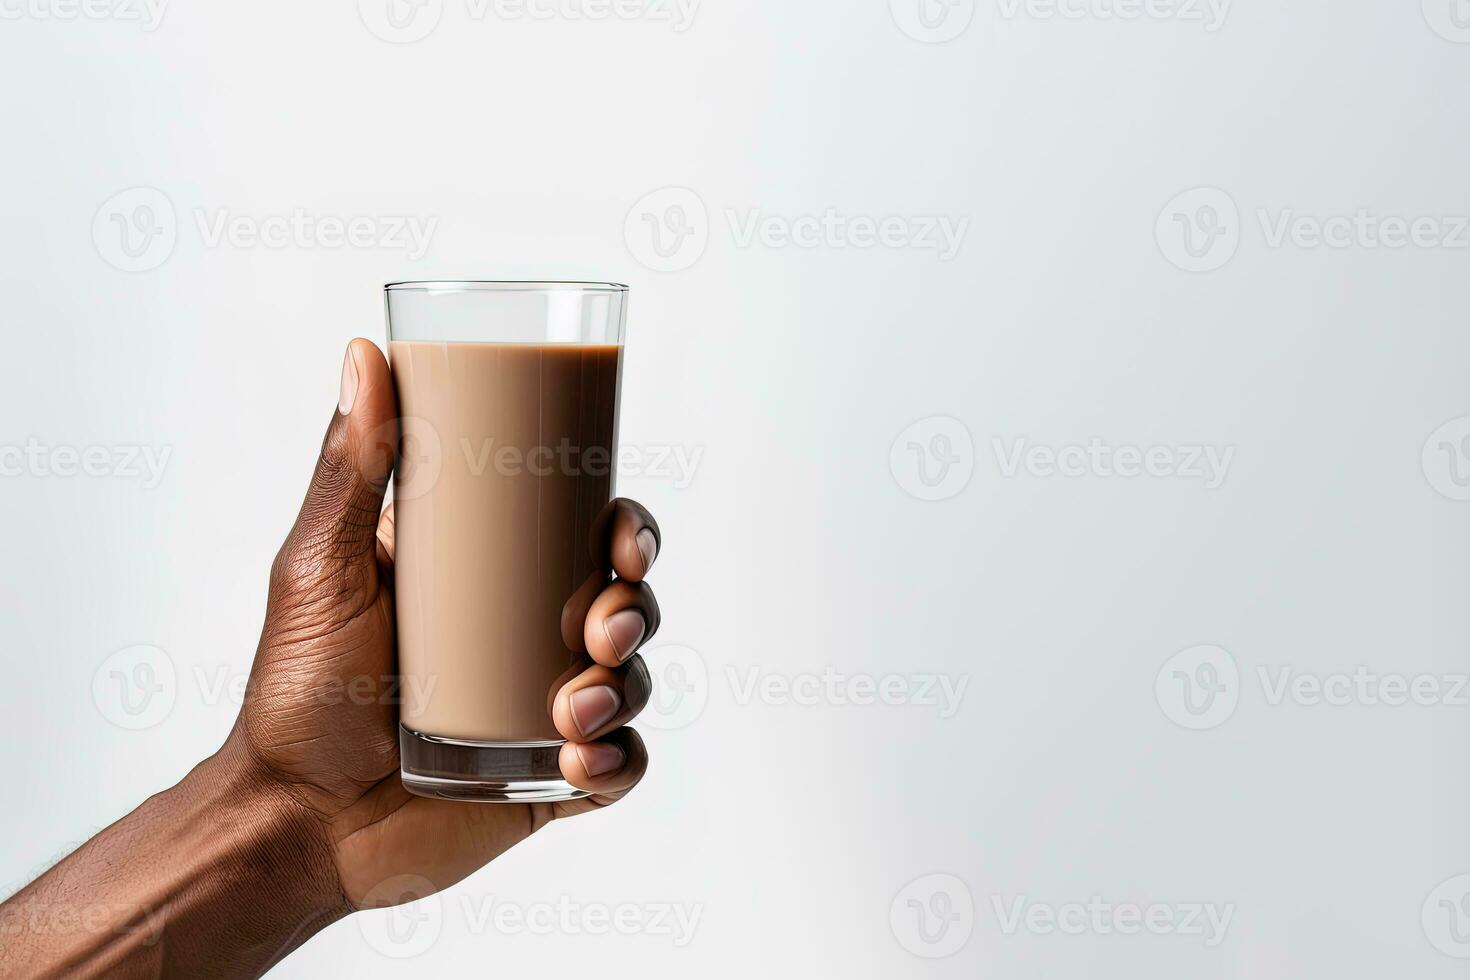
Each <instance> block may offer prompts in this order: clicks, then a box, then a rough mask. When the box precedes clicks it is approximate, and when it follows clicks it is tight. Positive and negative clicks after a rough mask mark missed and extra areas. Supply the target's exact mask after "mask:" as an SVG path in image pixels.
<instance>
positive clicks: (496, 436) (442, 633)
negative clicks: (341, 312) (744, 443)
mask: <svg viewBox="0 0 1470 980" xmlns="http://www.w3.org/2000/svg"><path fill="white" fill-rule="evenodd" d="M389 361H390V363H391V365H392V368H393V379H394V384H395V386H396V387H397V389H398V408H399V412H400V414H401V415H402V416H403V418H404V423H403V432H404V438H403V445H402V450H403V456H404V459H403V462H402V464H401V465H400V472H399V473H398V475H397V477H396V482H395V488H396V492H395V500H396V503H395V522H396V527H395V534H396V546H397V554H396V558H395V572H394V582H395V588H396V590H397V610H398V665H399V672H400V674H401V675H402V677H403V691H402V693H403V699H404V700H403V706H402V711H401V718H402V721H403V724H404V725H405V726H406V727H408V728H410V729H412V730H414V731H417V732H421V733H423V734H427V735H437V736H441V737H445V738H458V739H472V740H478V741H493V742H523V741H535V740H541V739H559V738H560V737H561V736H560V735H558V734H557V731H556V729H555V728H554V727H553V726H552V723H551V716H550V711H549V710H548V709H549V704H550V699H551V696H552V695H553V694H554V693H555V691H554V688H555V687H556V686H558V685H559V683H560V682H561V681H562V680H563V678H562V674H563V673H564V672H565V671H566V670H567V668H568V666H569V665H570V663H571V661H572V658H573V656H574V651H573V650H571V649H569V648H568V646H567V644H566V643H565V642H564V640H563V638H562V628H561V617H562V607H563V606H564V605H565V604H566V602H567V600H568V599H569V598H571V596H572V593H573V592H575V591H576V590H577V588H578V587H579V586H581V585H582V584H583V583H585V582H586V581H587V580H588V578H589V577H591V576H592V575H593V574H594V572H595V571H596V565H595V564H594V562H593V557H592V548H591V544H590V540H589V539H590V531H591V526H592V522H593V519H594V518H596V517H597V515H598V513H599V512H600V511H601V510H602V509H603V507H604V506H606V504H607V502H608V501H609V500H610V499H612V493H613V477H612V474H613V466H614V463H615V460H616V440H617V389H618V377H619V369H620V366H621V362H622V348H621V347H618V346H585V345H575V344H488V343H424V342H409V341H393V342H392V343H390V344H389Z"/></svg>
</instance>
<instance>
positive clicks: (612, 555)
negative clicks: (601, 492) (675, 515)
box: [592, 497, 663, 582]
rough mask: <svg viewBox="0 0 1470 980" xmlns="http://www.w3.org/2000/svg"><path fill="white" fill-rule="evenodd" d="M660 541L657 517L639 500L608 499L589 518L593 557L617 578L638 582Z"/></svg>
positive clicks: (654, 557)
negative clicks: (595, 516) (607, 502)
mask: <svg viewBox="0 0 1470 980" xmlns="http://www.w3.org/2000/svg"><path fill="white" fill-rule="evenodd" d="M662 544H663V538H662V536H661V535H660V533H659V529H658V521H655V520H654V519H653V515H652V514H650V513H649V512H648V510H647V509H646V508H645V507H644V506H643V505H642V504H640V503H638V502H637V501H635V500H629V499H627V498H626V497H619V498H618V499H616V500H614V501H612V502H611V503H609V504H608V505H607V506H606V507H604V508H603V510H602V513H600V514H598V515H597V519H596V520H595V521H593V522H592V557H593V559H594V560H595V561H596V562H597V564H598V567H600V568H611V569H612V570H613V571H615V572H617V573H618V578H621V579H627V580H628V581H629V582H641V581H643V578H644V576H646V575H647V574H648V570H649V569H650V568H652V567H653V562H654V559H656V558H657V557H658V551H659V548H660V546H661V545H662Z"/></svg>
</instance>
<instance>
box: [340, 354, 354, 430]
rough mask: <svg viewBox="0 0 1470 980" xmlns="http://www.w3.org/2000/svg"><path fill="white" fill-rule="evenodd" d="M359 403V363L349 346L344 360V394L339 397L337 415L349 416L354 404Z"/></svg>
mask: <svg viewBox="0 0 1470 980" xmlns="http://www.w3.org/2000/svg"><path fill="white" fill-rule="evenodd" d="M355 401H357V362H356V361H355V360H354V359H353V357H352V345H351V344H348V345H347V356H346V357H344V358H343V359H342V394H341V395H339V396H338V397H337V414H339V415H349V414H351V412H352V403H353V402H355Z"/></svg>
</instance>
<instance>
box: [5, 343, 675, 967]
mask: <svg viewBox="0 0 1470 980" xmlns="http://www.w3.org/2000/svg"><path fill="white" fill-rule="evenodd" d="M397 414H398V407H397V403H396V400H395V397H394V392H393V385H392V380H391V377H390V375H389V371H388V364H387V361H386V360H385V359H384V357H383V355H382V353H381V352H380V351H379V350H378V348H377V347H376V346H375V345H374V344H372V343H370V342H369V341H366V340H356V341H353V342H352V344H351V345H350V346H349V348H348V352H347V357H346V359H345V361H344V364H343V371H342V383H341V388H340V396H339V400H338V403H337V405H336V406H335V407H334V410H333V414H332V417H331V421H330V423H329V425H328V428H327V433H326V436H325V438H324V439H323V441H322V448H321V455H320V458H319V459H318V461H317V465H316V469H315V472H314V474H313V476H312V479H311V485H310V488H309V489H308V491H307V494H306V500H305V502H304V503H303V504H302V507H301V511H300V514H299V515H298V517H297V520H296V523H295V526H294V527H293V528H292V529H291V532H290V534H289V536H288V537H287V539H286V542H285V544H284V545H283V547H282V548H281V550H280V552H279V554H278V555H277V557H276V560H275V562H274V564H273V565H272V568H271V575H270V597H269V602H268V604H267V609H266V617H265V625H264V628H263V629H262V632H261V637H260V643H259V646H258V648H257V650H256V655H255V663H254V665H253V667H252V669H251V674H250V680H249V683H248V685H247V687H246V694H245V701H244V705H243V707H242V708H241V712H240V716H239V718H238V719H237V720H236V723H235V727H234V729H233V730H232V731H231V733H230V736H229V738H228V739H227V741H226V743H225V746H224V747H223V748H222V749H221V750H220V751H219V752H218V753H216V755H215V756H213V757H212V758H211V759H209V760H207V761H206V762H205V763H204V764H201V766H199V767H198V768H197V769H195V770H194V772H192V773H191V774H190V775H189V776H188V777H186V779H185V780H184V781H183V782H181V783H180V784H179V785H178V786H176V787H174V788H173V789H172V790H169V791H167V792H165V793H161V794H159V795H158V796H155V797H153V798H152V799H150V800H149V801H148V802H147V803H145V804H144V805H143V806H142V807H139V808H138V810H135V811H134V812H133V813H132V814H129V815H128V816H127V817H125V818H124V819H123V820H121V821H119V822H118V823H117V824H114V825H113V826H112V827H110V828H108V829H107V830H106V831H104V832H103V833H102V834H100V835H98V836H97V837H96V838H93V840H91V841H89V842H88V843H87V844H86V845H84V846H83V847H82V848H80V849H79V850H78V851H77V852H75V853H73V854H72V855H71V856H69V857H68V858H67V859H66V860H65V861H63V862H62V863H61V864H60V865H58V866H57V867H56V868H53V869H52V870H51V871H50V872H48V873H47V874H46V875H44V876H42V877H41V878H39V879H37V881H35V882H33V883H32V884H31V885H29V886H27V888H26V889H24V890H23V891H22V892H20V893H19V894H17V895H16V896H15V898H13V899H11V900H10V901H9V902H7V903H5V905H3V906H0V925H3V924H4V923H5V922H7V921H9V920H7V918H6V917H7V916H10V917H12V918H14V917H15V916H18V915H23V914H25V913H26V912H27V911H29V912H31V913H34V911H35V909H36V908H38V907H43V906H46V905H47V903H56V902H75V901H76V898H75V896H78V895H83V894H85V895H90V896H91V897H92V900H94V901H102V900H105V899H108V898H116V899H117V904H118V905H119V906H120V907H135V908H137V909H146V910H147V915H146V917H145V918H146V920H147V922H149V923H150V926H149V928H148V929H146V930H139V929H132V930H130V931H129V930H126V929H124V930H123V932H124V933H125V934H127V935H130V936H133V937H134V939H133V940H130V941H129V942H119V941H118V938H117V937H118V935H119V929H120V928H121V926H119V923H118V922H116V921H111V920H109V921H104V922H99V923H98V929H97V930H88V929H79V930H75V934H74V935H73V934H72V933H68V935H67V936H66V937H60V938H58V937H57V936H55V935H52V936H50V937H49V938H48V939H33V940H32V941H31V942H29V943H28V944H27V943H24V942H23V943H22V944H21V945H20V946H18V947H17V950H18V951H19V953H20V955H18V956H17V957H16V958H15V959H13V960H11V962H12V963H19V964H25V965H26V966H27V967H28V968H29V971H30V972H25V971H22V972H21V973H20V974H19V975H25V976H30V975H38V976H43V975H63V974H64V975H68V976H70V975H89V974H92V975H109V976H112V975H126V976H159V975H181V976H184V975H187V976H205V975H207V976H254V975H258V974H259V972H261V971H263V970H264V969H267V968H268V967H269V966H270V965H271V964H272V963H274V962H275V961H276V960H278V959H279V958H280V957H281V956H284V955H285V954H286V953H287V952H289V951H290V950H291V949H294V948H295V947H296V946H298V945H299V944H300V943H301V942H304V941H305V940H306V939H307V938H308V937H309V936H310V935H312V934H313V933H314V932H316V931H317V930H319V929H320V928H322V927H323V926H325V925H326V924H327V923H329V922H331V921H332V920H333V919H335V918H337V917H340V916H341V915H344V914H346V913H348V912H350V911H352V910H354V909H361V908H370V907H379V906H386V905H395V904H400V903H402V902H406V901H410V900H412V899H415V898H419V897H422V896H423V895H425V894H428V893H431V892H433V891H436V890H439V889H442V888H446V887H448V886H450V885H452V884H454V883H455V882H457V881H459V880H461V879H462V878H464V877H465V876H466V875H468V874H470V873H471V872H473V871H475V870H476V869H478V868H480V867H481V866H482V865H484V864H485V863H486V862H488V861H490V860H491V859H493V858H494V857H495V856H496V855H498V854H500V853H501V852H503V851H504V850H506V849H507V848H509V847H511V846H512V845H514V844H515V843H517V842H518V841H520V840H523V839H524V838H525V837H527V836H528V835H530V834H531V833H533V832H535V831H536V830H537V829H539V828H540V827H543V826H545V825H546V824H547V823H548V822H550V821H551V820H553V819H556V818H558V817H564V816H571V815H575V814H579V813H585V812H588V811H591V810H596V809H600V808H602V807H605V806H608V805H609V804H611V803H613V802H615V801H617V800H618V799H620V798H621V797H622V796H623V795H624V794H626V793H627V792H628V791H629V790H631V789H632V788H633V786H634V785H636V784H637V783H638V781H639V779H641V778H642V776H643V773H644V771H645V769H646V768H647V764H648V757H647V754H646V752H645V750H644V746H643V742H642V740H641V739H640V738H639V737H638V735H637V733H636V732H634V731H633V730H632V729H629V728H624V727H623V726H624V725H625V724H626V723H627V722H628V721H629V720H630V719H631V718H632V717H633V716H635V715H636V714H637V713H638V711H639V710H640V709H642V707H643V706H644V705H645V704H646V703H647V701H648V698H649V694H650V692H651V684H650V679H649V674H648V670H647V668H646V667H645V666H644V664H643V661H642V658H641V657H639V656H638V654H637V653H636V649H637V647H638V646H639V645H640V644H642V643H644V642H646V641H647V640H648V638H649V637H650V636H652V635H653V633H654V632H655V631H656V630H657V629H658V625H659V619H660V615H659V610H658V605H657V603H656V601H655V600H654V597H653V593H652V591H651V590H650V589H649V587H648V585H647V584H646V583H645V582H644V578H645V576H646V575H647V573H648V570H649V568H650V567H651V566H652V564H653V561H654V559H655V558H656V557H657V554H658V550H659V546H660V544H661V541H662V538H661V535H660V532H659V529H658V525H657V524H656V523H655V521H654V520H653V518H652V516H651V515H649V514H648V512H647V511H646V510H644V509H643V508H642V507H641V506H639V505H638V504H636V503H633V502H632V501H628V500H616V501H613V502H612V503H611V504H609V505H608V507H607V509H606V510H604V511H603V513H602V514H601V516H599V518H598V519H597V521H596V523H595V525H594V527H593V533H592V541H591V542H589V546H590V547H592V548H593V552H594V556H595V557H596V558H597V559H598V561H599V564H600V567H602V568H604V569H605V570H606V572H605V574H600V575H596V576H594V577H593V578H592V579H590V580H589V581H588V582H587V583H586V584H584V586H583V587H582V588H581V589H579V590H578V591H577V594H576V595H575V596H573V597H572V598H571V599H570V600H569V602H568V604H567V608H566V611H565V613H564V616H563V622H562V632H563V635H564V637H565V638H566V639H567V640H568V645H569V647H571V649H573V650H575V651H578V654H577V655H578V657H579V658H580V659H579V661H578V662H577V663H575V664H574V665H573V667H572V668H571V669H570V670H568V671H567V674H566V675H565V683H564V684H563V686H562V687H561V689H560V690H559V691H558V692H557V693H556V694H555V696H554V698H553V699H552V702H551V705H550V709H551V714H552V719H553V721H554V723H555V725H556V727H557V730H558V731H559V732H560V733H561V734H562V735H563V736H564V737H565V738H566V739H568V742H567V744H566V745H564V746H563V747H562V751H561V769H562V774H563V776H564V777H565V778H566V779H567V781H568V782H570V783H572V784H573V785H574V786H577V787H578V788H580V789H584V790H587V791H588V792H589V793H590V794H591V795H589V796H587V797H585V798H583V799H579V800H573V801H569V802H565V803H535V804H526V803H522V804H471V803H460V802H451V801H446V800H432V799H426V798H423V797H417V796H413V795H412V794H410V793H409V792H408V791H407V790H405V789H404V788H403V785H402V783H401V782H400V780H399V775H398V738H397V726H398V722H397V700H396V697H397V693H396V692H397V688H396V683H397V678H396V674H395V671H396V663H395V641H394V625H393V592H392V588H393V549H394V536H393V517H392V509H391V507H390V508H389V509H388V510H387V511H386V512H385V511H383V496H384V491H385V489H386V487H387V484H388V480H389V478H390V476H391V472H392V467H393V459H394V448H395V446H396V444H397V422H396V419H397ZM181 826H183V827H186V828H189V829H188V831H187V832H185V833H182V834H181V833H180V827H181ZM200 828H202V829H200ZM200 839H202V840H206V841H208V842H209V844H208V846H205V845H202V844H200V843H199V842H198V841H199V840H200ZM191 842H192V845H191ZM120 914H121V913H120ZM134 917H135V918H137V916H136V915H135V916H134ZM236 920H240V921H241V922H242V924H243V926H244V927H243V928H241V929H240V930H239V931H238V934H239V938H238V939H234V940H232V936H234V935H235V932H232V930H231V929H230V928H228V924H229V923H232V922H234V921H236ZM221 923H225V924H226V925H225V926H221ZM125 924H126V923H124V925H125ZM139 935H141V936H144V937H147V936H153V937H154V942H152V943H145V942H142V941H139V940H137V938H136V937H137V936H139ZM6 948H7V953H9V952H10V948H11V944H10V943H8V942H7V944H6ZM7 975H9V974H8V973H7Z"/></svg>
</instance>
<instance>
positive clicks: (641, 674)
mask: <svg viewBox="0 0 1470 980" xmlns="http://www.w3.org/2000/svg"><path fill="white" fill-rule="evenodd" d="M652 691H653V679H652V678H651V677H650V676H649V674H648V667H647V665H645V664H644V663H643V658H642V657H633V658H632V659H631V660H629V661H628V662H627V663H625V664H624V665H623V666H621V667H618V668H612V667H604V666H602V665H601V664H594V665H592V666H591V667H588V668H587V669H586V670H584V671H582V672H581V673H580V674H578V675H577V676H576V677H574V678H572V680H571V681H569V682H567V683H566V684H564V685H562V688H561V690H560V691H557V692H556V700H555V701H553V702H552V705H551V720H552V722H553V723H554V724H555V725H556V730H557V731H558V732H560V733H561V736H562V738H565V739H568V740H569V741H573V742H592V741H595V740H596V739H599V738H601V737H602V736H604V735H606V734H607V733H609V732H611V731H614V730H615V729H618V728H621V727H622V726H623V725H626V724H627V723H628V722H629V721H631V720H632V719H633V717H634V716H635V715H637V714H638V712H640V711H642V710H643V706H644V705H646V704H647V703H648V697H649V695H650V694H651V693H652Z"/></svg>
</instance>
